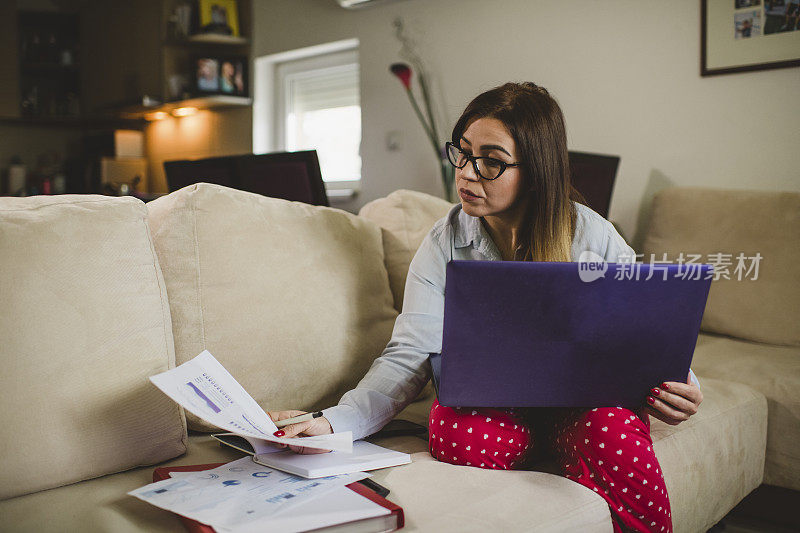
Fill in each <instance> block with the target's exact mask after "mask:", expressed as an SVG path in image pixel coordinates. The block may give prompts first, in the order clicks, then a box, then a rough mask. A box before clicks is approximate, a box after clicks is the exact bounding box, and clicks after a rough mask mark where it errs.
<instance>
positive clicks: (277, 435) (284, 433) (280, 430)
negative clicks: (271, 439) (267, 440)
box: [273, 429, 286, 437]
mask: <svg viewBox="0 0 800 533" xmlns="http://www.w3.org/2000/svg"><path fill="white" fill-rule="evenodd" d="M273 435H275V436H276V437H283V436H284V435H286V432H285V431H283V430H282V429H279V430H278V431H276V432H275V433H273Z"/></svg>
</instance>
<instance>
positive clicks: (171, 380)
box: [150, 350, 353, 454]
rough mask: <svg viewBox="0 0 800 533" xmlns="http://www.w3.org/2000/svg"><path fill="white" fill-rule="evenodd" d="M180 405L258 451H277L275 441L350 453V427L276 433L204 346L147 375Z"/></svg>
mask: <svg viewBox="0 0 800 533" xmlns="http://www.w3.org/2000/svg"><path fill="white" fill-rule="evenodd" d="M150 381H152V382H153V384H154V385H155V386H156V387H158V388H159V389H161V391H162V392H164V394H166V395H167V396H169V397H170V398H172V399H173V400H175V401H176V402H177V403H178V404H179V405H180V406H181V407H183V408H184V409H186V410H187V411H189V412H190V413H192V414H194V415H195V416H197V417H199V418H202V419H203V420H205V421H206V422H208V423H209V424H212V425H214V426H217V427H218V428H220V429H223V430H225V431H228V432H231V433H235V434H237V435H241V436H242V437H244V438H245V439H247V441H248V442H249V443H250V444H251V445H252V446H253V449H254V450H255V452H256V453H258V454H264V453H272V452H278V451H281V450H282V449H283V448H279V447H278V446H276V445H275V443H281V444H291V445H294V446H307V447H309V448H321V449H325V450H333V451H338V452H345V453H352V451H353V434H352V432H350V431H346V432H342V433H333V434H331V435H319V436H314V437H294V438H285V437H276V436H274V435H273V433H275V432H276V431H277V430H278V428H277V427H276V426H275V424H274V423H273V422H272V419H271V418H270V417H269V415H268V414H267V413H265V412H264V410H263V409H262V408H261V406H259V405H258V403H257V402H256V401H255V400H254V399H253V397H252V396H250V395H249V394H248V393H247V391H245V390H244V388H243V387H242V386H241V385H240V384H239V382H238V381H236V379H235V378H234V377H233V376H231V375H230V373H229V372H228V371H227V370H225V367H223V366H222V365H221V364H220V363H219V361H217V360H216V359H215V358H214V356H213V355H211V353H210V352H209V351H208V350H205V351H203V353H201V354H200V355H198V356H197V357H195V358H194V359H191V360H190V361H187V362H185V363H183V364H182V365H180V366H178V367H176V368H173V369H172V370H168V371H166V372H162V373H161V374H156V375H155V376H150Z"/></svg>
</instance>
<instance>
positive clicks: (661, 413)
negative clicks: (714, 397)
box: [645, 374, 703, 426]
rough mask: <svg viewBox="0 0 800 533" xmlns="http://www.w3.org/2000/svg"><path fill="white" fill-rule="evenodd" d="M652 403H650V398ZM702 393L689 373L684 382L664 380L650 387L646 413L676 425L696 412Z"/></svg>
mask: <svg viewBox="0 0 800 533" xmlns="http://www.w3.org/2000/svg"><path fill="white" fill-rule="evenodd" d="M651 398H652V399H653V403H650V399H651ZM702 401H703V393H702V392H701V391H700V387H698V386H697V385H695V384H694V383H693V382H692V378H691V374H689V376H688V377H687V378H686V383H681V382H679V381H665V382H664V383H662V384H661V386H660V387H655V388H653V389H650V396H648V397H647V404H646V406H645V407H646V411H647V414H649V415H650V416H652V417H654V418H658V419H659V420H661V421H663V422H666V423H667V424H669V425H670V426H677V425H678V424H680V423H681V422H683V421H685V420H689V417H690V416H692V415H693V414H695V413H697V409H698V408H699V407H700V403H701V402H702Z"/></svg>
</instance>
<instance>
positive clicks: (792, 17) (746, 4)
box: [700, 0, 800, 76]
mask: <svg viewBox="0 0 800 533" xmlns="http://www.w3.org/2000/svg"><path fill="white" fill-rule="evenodd" d="M700 34H701V37H700V46H701V50H700V75H701V76H716V75H719V74H733V73H737V72H751V71H757V70H771V69H778V68H789V67H797V66H800V1H798V0H700Z"/></svg>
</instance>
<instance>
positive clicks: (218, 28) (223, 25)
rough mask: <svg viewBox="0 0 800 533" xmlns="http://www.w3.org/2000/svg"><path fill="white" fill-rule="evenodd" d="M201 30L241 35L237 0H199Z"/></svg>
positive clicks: (235, 35)
mask: <svg viewBox="0 0 800 533" xmlns="http://www.w3.org/2000/svg"><path fill="white" fill-rule="evenodd" d="M198 5H199V15H200V31H201V32H203V33H220V34H222V35H232V36H234V37H238V36H239V11H238V6H237V5H236V0H199V4H198Z"/></svg>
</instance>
